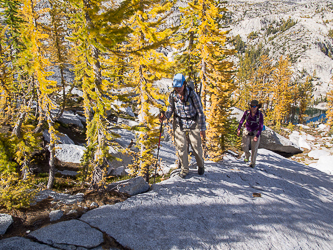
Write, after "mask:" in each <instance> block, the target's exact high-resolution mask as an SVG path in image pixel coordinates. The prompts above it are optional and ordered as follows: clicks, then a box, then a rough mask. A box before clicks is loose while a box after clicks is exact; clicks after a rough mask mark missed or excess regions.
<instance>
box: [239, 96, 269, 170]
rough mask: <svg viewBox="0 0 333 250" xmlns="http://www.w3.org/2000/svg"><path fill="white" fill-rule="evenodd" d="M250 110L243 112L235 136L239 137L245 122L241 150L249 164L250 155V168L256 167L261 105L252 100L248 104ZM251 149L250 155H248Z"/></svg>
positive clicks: (260, 126)
mask: <svg viewBox="0 0 333 250" xmlns="http://www.w3.org/2000/svg"><path fill="white" fill-rule="evenodd" d="M249 106H250V110H247V111H245V112H244V114H243V117H242V119H241V120H240V122H239V125H238V129H237V135H238V136H239V135H240V130H241V128H242V125H243V123H244V122H245V129H244V130H243V136H242V149H243V151H244V152H245V158H244V161H245V162H249V159H250V155H251V163H250V167H251V168H254V167H255V165H256V158H257V151H258V147H259V143H260V135H261V131H262V130H263V126H264V117H263V115H262V113H261V112H260V110H259V108H261V104H259V102H258V101H257V100H252V101H251V103H249ZM250 147H251V154H250Z"/></svg>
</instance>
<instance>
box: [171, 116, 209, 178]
mask: <svg viewBox="0 0 333 250" xmlns="http://www.w3.org/2000/svg"><path fill="white" fill-rule="evenodd" d="M173 128H174V135H175V144H176V148H177V151H178V155H179V158H180V161H181V164H182V166H181V170H182V171H183V172H184V173H188V172H189V167H188V146H187V140H186V133H188V135H189V139H190V144H191V147H192V150H193V154H194V156H195V159H196V161H197V164H198V167H204V160H203V157H202V146H201V137H200V130H199V126H198V123H196V124H195V126H194V127H193V128H191V129H181V128H180V126H179V124H177V123H176V122H174V123H173Z"/></svg>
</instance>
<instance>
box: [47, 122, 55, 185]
mask: <svg viewBox="0 0 333 250" xmlns="http://www.w3.org/2000/svg"><path fill="white" fill-rule="evenodd" d="M48 124H49V128H50V129H49V133H50V144H49V151H50V160H49V180H48V183H47V189H51V188H52V187H53V184H54V179H55V166H54V160H55V141H54V139H53V138H54V136H55V135H54V132H53V130H52V129H51V128H53V126H54V122H53V121H52V120H51V117H48Z"/></svg>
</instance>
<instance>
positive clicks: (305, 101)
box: [298, 76, 314, 123]
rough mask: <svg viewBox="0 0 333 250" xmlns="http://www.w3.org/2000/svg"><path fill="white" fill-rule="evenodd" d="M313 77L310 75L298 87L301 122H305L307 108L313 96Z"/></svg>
mask: <svg viewBox="0 0 333 250" xmlns="http://www.w3.org/2000/svg"><path fill="white" fill-rule="evenodd" d="M313 89H314V88H313V85H312V77H311V76H308V77H307V78H306V80H305V82H303V83H301V84H300V86H299V87H298V96H299V123H303V122H304V114H305V110H306V109H307V108H308V106H309V103H310V102H311V100H312V97H313Z"/></svg>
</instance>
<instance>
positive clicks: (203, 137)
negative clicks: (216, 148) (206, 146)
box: [200, 131, 206, 140]
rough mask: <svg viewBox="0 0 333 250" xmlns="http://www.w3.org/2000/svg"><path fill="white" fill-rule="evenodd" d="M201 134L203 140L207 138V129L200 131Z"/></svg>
mask: <svg viewBox="0 0 333 250" xmlns="http://www.w3.org/2000/svg"><path fill="white" fill-rule="evenodd" d="M200 136H201V137H202V139H203V140H205V139H206V131H200Z"/></svg>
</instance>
